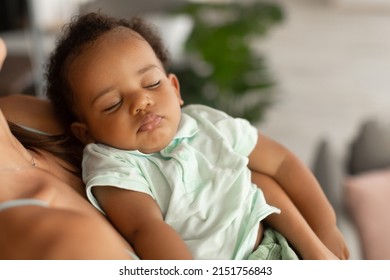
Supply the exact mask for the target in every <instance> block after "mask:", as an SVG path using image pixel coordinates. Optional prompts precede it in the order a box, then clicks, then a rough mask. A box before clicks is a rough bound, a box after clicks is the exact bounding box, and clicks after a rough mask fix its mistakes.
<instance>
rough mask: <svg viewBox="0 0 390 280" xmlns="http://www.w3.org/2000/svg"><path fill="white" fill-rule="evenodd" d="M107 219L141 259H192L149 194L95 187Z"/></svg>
mask: <svg viewBox="0 0 390 280" xmlns="http://www.w3.org/2000/svg"><path fill="white" fill-rule="evenodd" d="M93 193H94V195H95V196H96V198H97V199H98V201H99V203H100V205H101V206H102V208H103V210H104V211H105V212H106V214H107V217H108V218H109V220H110V221H111V223H112V224H113V225H114V226H115V227H116V228H117V230H118V231H119V232H120V233H121V234H122V235H123V236H124V237H125V238H126V240H127V241H128V242H129V243H130V244H131V246H132V247H133V248H134V250H135V252H136V254H137V255H138V257H140V258H141V259H154V260H157V259H170V260H172V259H192V256H191V253H190V251H189V250H188V248H187V246H186V244H185V243H184V241H183V240H182V239H181V237H180V236H179V234H178V233H177V232H176V231H175V230H174V229H173V228H172V227H170V226H169V225H168V224H166V223H165V222H164V220H163V217H162V214H161V211H160V208H159V207H158V205H157V203H156V201H155V200H154V199H153V198H152V197H151V196H150V195H148V194H145V193H141V192H135V191H129V190H124V189H119V188H116V187H106V186H104V187H103V186H102V187H100V186H99V187H94V189H93Z"/></svg>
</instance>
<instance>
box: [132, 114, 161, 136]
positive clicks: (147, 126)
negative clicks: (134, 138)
mask: <svg viewBox="0 0 390 280" xmlns="http://www.w3.org/2000/svg"><path fill="white" fill-rule="evenodd" d="M162 119H163V118H162V117H161V116H159V115H157V114H155V113H149V114H147V115H146V116H145V117H144V118H143V119H142V122H141V126H140V128H139V129H138V132H145V131H151V130H153V129H155V128H156V127H157V126H158V125H159V124H160V123H161V120H162Z"/></svg>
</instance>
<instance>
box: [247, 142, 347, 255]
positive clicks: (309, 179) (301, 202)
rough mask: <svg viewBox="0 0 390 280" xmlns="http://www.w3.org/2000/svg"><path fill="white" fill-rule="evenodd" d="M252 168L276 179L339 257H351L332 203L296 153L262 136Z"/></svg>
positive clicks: (314, 229)
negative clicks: (337, 222) (338, 226)
mask: <svg viewBox="0 0 390 280" xmlns="http://www.w3.org/2000/svg"><path fill="white" fill-rule="evenodd" d="M248 166H249V168H250V169H251V170H252V171H254V172H259V173H263V174H265V175H268V176H270V177H271V178H272V179H274V180H275V181H276V182H277V184H278V185H280V186H281V188H282V189H283V191H284V192H285V193H286V194H287V196H288V197H289V198H290V199H291V201H292V202H293V203H294V205H295V206H296V207H297V209H298V210H299V211H300V212H301V214H302V216H303V217H304V218H305V220H306V221H307V223H308V224H309V225H310V227H311V228H312V229H313V231H314V232H315V233H316V234H317V236H318V237H319V238H320V239H321V240H322V241H323V242H325V245H326V246H327V247H328V248H329V249H330V250H331V251H332V252H333V253H334V254H335V255H336V256H338V257H339V258H341V259H346V258H348V256H349V253H348V249H347V247H346V244H345V240H344V239H343V237H342V235H341V233H340V232H339V230H338V228H337V225H336V215H335V212H334V210H333V208H332V206H331V204H330V203H329V201H328V199H327V198H326V196H325V194H324V192H323V190H322V188H321V186H320V185H319V184H318V182H317V180H316V179H315V177H314V175H313V174H312V173H311V171H310V170H309V169H308V168H307V167H306V166H305V165H304V164H303V163H302V162H301V161H300V160H299V159H298V158H297V157H296V156H295V155H294V154H293V153H291V152H290V151H288V150H287V149H286V148H285V147H283V146H282V145H280V144H279V143H277V142H275V141H273V140H272V139H270V138H268V137H266V136H264V135H261V134H260V135H259V140H258V143H257V145H256V147H255V149H254V150H253V151H252V153H251V155H250V156H249V164H248ZM262 189H263V187H262ZM266 199H269V198H267V194H266ZM281 215H283V214H281Z"/></svg>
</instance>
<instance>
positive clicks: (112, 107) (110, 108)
mask: <svg viewBox="0 0 390 280" xmlns="http://www.w3.org/2000/svg"><path fill="white" fill-rule="evenodd" d="M121 102H122V101H119V102H117V103H115V104H114V105H112V106H110V107H108V108H106V109H104V110H103V112H111V111H114V109H116V108H117V107H118V106H119V105H120V104H121Z"/></svg>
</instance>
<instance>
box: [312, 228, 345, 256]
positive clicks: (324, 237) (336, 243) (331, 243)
mask: <svg viewBox="0 0 390 280" xmlns="http://www.w3.org/2000/svg"><path fill="white" fill-rule="evenodd" d="M316 234H317V235H318V237H319V238H320V239H321V241H322V242H323V243H324V244H325V246H327V247H328V248H329V250H330V251H332V253H333V254H335V255H336V256H337V257H338V258H339V259H341V260H347V259H349V250H348V247H347V244H346V243H345V240H344V237H343V235H342V234H341V232H340V230H339V229H338V228H337V227H336V226H334V227H333V228H331V229H327V230H321V231H316Z"/></svg>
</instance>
